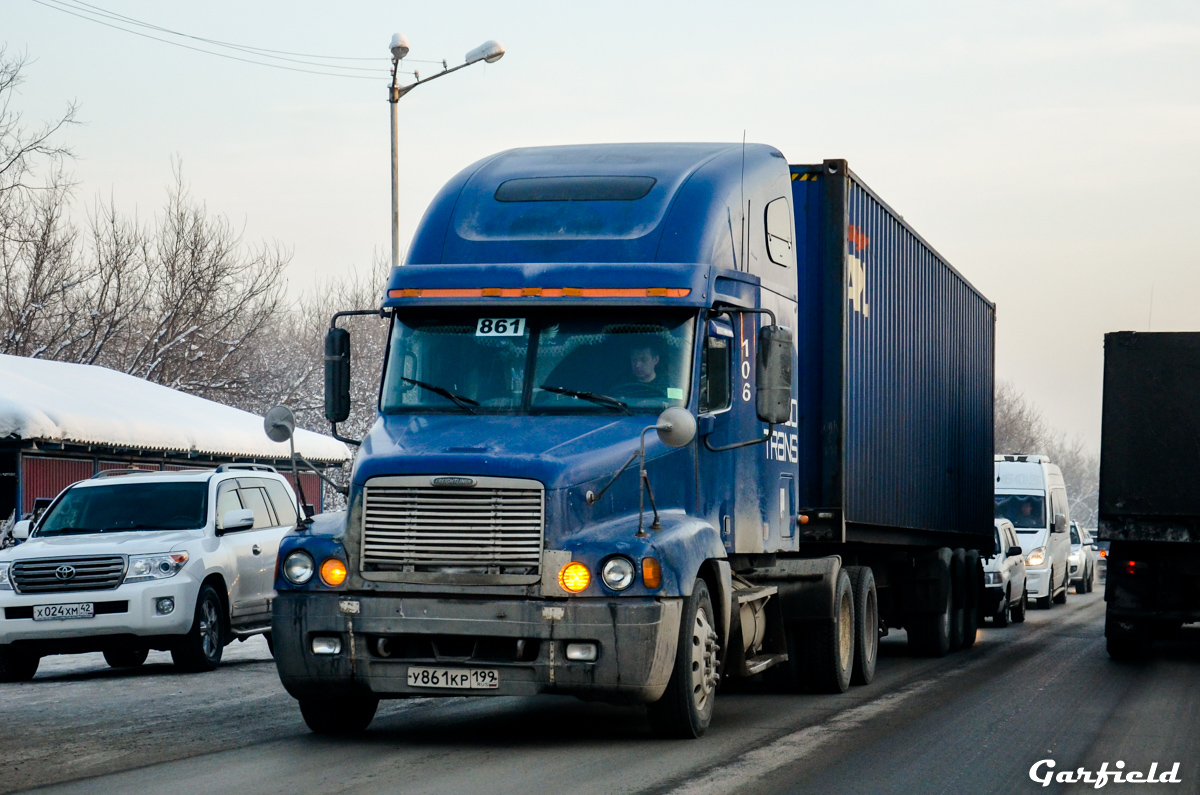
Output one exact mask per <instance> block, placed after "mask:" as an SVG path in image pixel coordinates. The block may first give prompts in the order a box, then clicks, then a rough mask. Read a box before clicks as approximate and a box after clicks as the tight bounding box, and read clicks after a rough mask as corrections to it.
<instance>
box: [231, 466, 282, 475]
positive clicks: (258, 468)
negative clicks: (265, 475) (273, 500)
mask: <svg viewBox="0 0 1200 795" xmlns="http://www.w3.org/2000/svg"><path fill="white" fill-rule="evenodd" d="M234 469H248V470H250V471H251V472H274V473H275V474H277V475H278V474H279V470H278V469H276V468H275V467H271V466H267V465H266V464H221V466H219V467H217V471H218V472H229V471H231V470H234Z"/></svg>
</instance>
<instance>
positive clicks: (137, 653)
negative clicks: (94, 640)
mask: <svg viewBox="0 0 1200 795" xmlns="http://www.w3.org/2000/svg"><path fill="white" fill-rule="evenodd" d="M148 656H150V650H149V649H129V648H126V649H107V650H105V652H104V662H106V663H108V665H109V667H110V668H137V667H138V666H139V665H141V664H142V663H144V662H146V658H147V657H148Z"/></svg>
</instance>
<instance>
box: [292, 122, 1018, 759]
mask: <svg viewBox="0 0 1200 795" xmlns="http://www.w3.org/2000/svg"><path fill="white" fill-rule="evenodd" d="M373 311H375V312H376V313H377V314H379V313H380V310H373ZM381 312H382V314H383V315H384V316H385V317H386V318H387V319H388V321H389V323H390V332H389V338H388V345H387V353H386V357H385V361H384V362H383V374H382V381H381V387H380V392H379V399H378V416H377V419H376V421H375V424H374V426H373V427H372V428H371V430H370V432H369V434H367V436H366V438H365V439H363V440H362V446H361V449H360V451H359V454H358V457H357V459H356V461H355V465H354V469H353V472H352V476H351V485H350V487H349V496H348V500H349V504H348V509H347V510H346V511H345V512H343V513H335V514H330V515H327V516H320V517H317V518H316V520H315V521H314V522H313V523H312V525H311V526H310V527H308V528H306V529H303V530H301V531H299V532H296V533H294V534H292V535H290V536H288V537H287V538H285V540H284V541H283V544H282V546H281V548H280V555H279V569H278V576H277V577H276V588H277V590H278V594H279V595H278V598H277V599H276V601H275V603H274V623H273V637H274V643H275V656H276V661H277V665H278V669H279V673H280V676H281V678H282V680H283V684H284V686H285V687H286V688H287V690H288V692H289V693H291V694H292V695H293V696H294V697H295V698H297V699H298V700H299V702H300V707H301V710H302V712H303V715H304V718H305V720H306V722H307V723H308V725H309V726H310V727H311V728H312V729H314V730H315V731H318V732H349V731H356V730H361V729H363V728H365V727H366V726H367V725H368V724H369V723H370V721H371V719H372V717H373V715H374V713H375V709H376V706H377V704H378V701H379V699H384V698H405V697H412V696H426V697H428V696H439V695H440V696H452V695H479V696H483V695H531V694H536V693H558V694H569V695H575V696H578V697H580V698H583V699H590V700H602V701H609V702H623V703H637V704H645V705H647V707H648V712H649V718H650V723H651V725H652V726H653V727H654V729H655V730H656V731H657V732H658V733H660V734H663V735H667V736H676V737H697V736H699V735H701V734H702V733H703V732H704V731H705V729H706V728H707V726H708V725H709V721H710V719H711V717H712V714H713V704H714V700H715V697H716V694H717V689H718V686H719V685H720V683H721V682H722V680H728V679H734V678H739V677H752V676H758V675H760V674H761V675H762V676H763V677H765V678H766V680H767V682H768V684H769V685H770V686H771V687H773V688H778V689H782V690H796V689H809V690H816V691H829V692H840V691H844V690H846V689H847V687H848V686H849V685H851V684H852V683H866V682H870V681H871V678H872V676H873V674H874V671H875V662H876V652H877V649H878V642H879V638H880V636H881V634H884V633H886V632H887V630H888V628H889V627H891V628H899V627H903V628H904V629H905V630H907V633H908V643H909V645H910V647H911V648H912V649H913V651H914V652H916V653H918V654H922V655H935V656H936V655H943V654H946V653H947V652H948V651H952V650H954V649H956V648H960V647H967V646H970V645H971V644H972V643H973V642H974V640H975V633H976V625H977V623H978V620H977V607H976V605H977V600H978V598H979V592H980V588H981V587H982V567H981V565H980V562H979V550H980V549H981V548H987V549H989V550H990V549H991V546H992V502H993V499H992V390H993V330H994V317H995V311H994V307H993V305H992V304H991V303H989V302H988V301H987V300H986V299H985V298H984V297H983V296H982V295H980V293H979V292H978V291H976V290H975V289H974V288H973V287H972V286H971V284H970V283H968V282H967V281H966V279H964V278H963V277H962V276H961V275H960V274H959V273H958V272H957V271H955V270H954V269H953V268H951V267H950V265H949V264H947V263H946V261H945V260H943V259H942V258H941V257H940V256H939V255H938V254H937V253H936V252H935V251H934V250H933V249H932V248H931V247H930V246H929V245H928V244H927V243H925V241H924V240H922V239H921V237H919V236H918V235H917V234H916V233H915V232H914V231H913V230H912V229H911V228H910V227H909V226H908V225H907V224H906V223H905V222H904V220H903V219H902V218H901V217H900V216H898V215H897V214H896V213H894V212H893V211H892V210H891V209H890V208H889V207H888V206H887V205H886V204H884V203H883V201H882V200H880V198H879V197H878V196H876V195H875V194H874V193H873V192H871V190H870V189H868V188H867V187H866V185H864V184H863V183H862V181H861V180H859V179H858V178H857V177H856V176H855V175H854V174H853V173H851V172H850V171H849V170H848V168H847V166H846V163H845V161H841V160H828V161H825V162H824V163H821V164H818V165H801V166H789V165H788V164H787V161H786V160H785V159H784V157H783V155H781V154H780V153H779V152H778V151H777V150H776V149H774V148H772V147H769V146H761V145H750V146H743V145H740V144H735V145H728V144H642V145H596V146H562V147H542V148H529V149H516V150H512V151H507V152H502V153H500V154H497V155H495V156H493V157H489V158H487V159H485V160H482V161H480V162H478V163H476V164H474V165H472V166H470V167H469V168H467V169H466V170H464V171H462V172H461V173H460V174H458V175H457V176H456V177H454V178H453V179H452V180H451V181H450V182H449V183H448V184H447V185H446V186H445V188H443V189H442V191H441V193H439V194H438V195H437V197H436V198H435V199H434V201H433V204H432V205H431V206H430V207H429V209H428V211H427V212H426V214H425V216H424V218H423V220H422V221H421V223H420V226H419V228H418V230H417V233H416V235H415V238H414V240H413V242H412V245H411V247H410V250H409V253H408V256H407V261H406V263H405V264H404V265H403V266H402V267H398V268H395V269H394V271H393V272H392V274H391V276H390V281H389V283H388V285H387V291H386V294H385V296H384V298H383V302H382V310H381ZM336 322H337V318H336V317H335V319H334V326H335V327H334V328H331V330H330V331H329V333H328V336H327V338H326V379H327V381H326V416H327V417H328V418H329V419H330V420H331V421H333V422H334V423H335V426H334V432H335V433H336V432H337V427H336V423H337V422H340V421H343V420H345V419H346V417H347V413H348V411H349V392H348V383H349V381H348V379H349V350H350V348H349V337H348V332H346V331H345V330H344V329H341V328H337V327H336ZM327 573H328V574H329V575H330V576H328V577H327V576H326V574H327Z"/></svg>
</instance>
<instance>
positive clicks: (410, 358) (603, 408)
mask: <svg viewBox="0 0 1200 795" xmlns="http://www.w3.org/2000/svg"><path fill="white" fill-rule="evenodd" d="M694 326H695V312H694V311H692V310H672V309H663V308H653V309H636V310H629V309H613V308H608V309H599V308H597V309H588V308H582V309H581V308H579V307H555V308H546V309H540V308H539V309H532V308H528V307H523V308H513V309H512V310H511V311H510V312H509V314H508V316H507V317H497V316H496V309H495V308H492V307H488V308H487V309H482V308H481V309H471V310H446V309H440V310H436V311H430V310H421V311H409V312H405V313H403V315H397V318H396V321H395V323H394V325H393V327H392V337H391V341H390V343H389V346H388V350H389V353H388V365H387V372H386V374H385V376H384V384H383V394H382V395H381V399H380V407H381V408H382V410H383V411H384V412H385V413H393V414H396V413H408V412H419V411H453V412H471V413H477V414H485V413H486V414H497V413H500V414H516V413H572V414H582V413H590V414H600V413H609V414H635V413H636V414H643V413H658V412H660V411H662V410H663V409H665V408H667V407H668V406H685V405H687V400H688V389H689V386H690V383H691V362H692V335H693V329H694Z"/></svg>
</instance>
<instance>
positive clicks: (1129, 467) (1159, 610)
mask: <svg viewBox="0 0 1200 795" xmlns="http://www.w3.org/2000/svg"><path fill="white" fill-rule="evenodd" d="M1197 373H1200V333H1193V332H1187V333H1154V334H1149V333H1141V332H1136V331H1121V332H1116V333H1113V334H1106V335H1104V410H1103V418H1102V421H1101V437H1100V527H1099V538H1100V539H1101V540H1104V541H1109V542H1111V546H1110V547H1109V550H1108V568H1107V574H1106V576H1105V585H1104V600H1105V602H1106V603H1107V605H1106V607H1107V610H1106V613H1107V615H1106V618H1105V626H1104V634H1105V636H1106V637H1107V641H1108V653H1109V654H1110V655H1111V656H1112V657H1113V658H1114V659H1118V660H1129V659H1135V658H1140V657H1145V656H1146V655H1147V654H1148V652H1149V651H1150V646H1151V644H1152V643H1153V641H1154V639H1155V638H1156V637H1162V636H1169V635H1170V634H1173V633H1174V632H1175V631H1176V630H1178V629H1179V627H1180V626H1181V625H1182V624H1185V623H1192V622H1195V621H1200V488H1198V487H1197V483H1200V403H1197V394H1198V387H1200V378H1198V377H1197Z"/></svg>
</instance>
